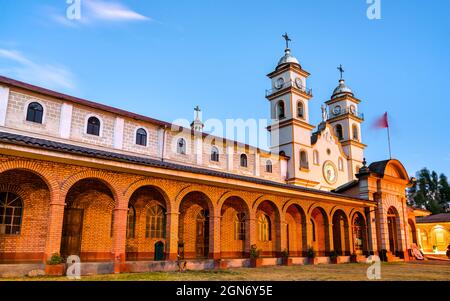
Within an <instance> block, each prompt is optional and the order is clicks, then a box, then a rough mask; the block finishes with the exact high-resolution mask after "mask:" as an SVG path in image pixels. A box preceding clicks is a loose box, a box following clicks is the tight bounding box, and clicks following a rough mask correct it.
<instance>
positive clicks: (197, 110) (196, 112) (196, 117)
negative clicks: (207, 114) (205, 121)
mask: <svg viewBox="0 0 450 301" xmlns="http://www.w3.org/2000/svg"><path fill="white" fill-rule="evenodd" d="M194 111H195V115H196V116H195V119H198V117H199V113H200V112H201V111H202V110H200V107H199V106H196V107H195V108H194Z"/></svg>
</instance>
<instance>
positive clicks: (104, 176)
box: [61, 170, 128, 208]
mask: <svg viewBox="0 0 450 301" xmlns="http://www.w3.org/2000/svg"><path fill="white" fill-rule="evenodd" d="M84 179H96V180H99V181H100V182H102V183H103V184H105V185H106V187H108V189H109V190H110V191H111V193H112V195H113V196H114V200H115V202H116V208H128V204H120V203H119V201H120V198H118V196H119V194H118V193H117V190H116V189H115V188H114V187H117V186H118V185H117V180H116V179H115V178H114V176H113V175H111V174H108V173H106V172H104V171H97V170H87V171H82V172H79V173H76V174H73V175H71V176H70V177H69V178H67V179H66V180H65V181H64V182H62V183H61V196H62V198H65V197H66V196H67V193H68V192H69V190H70V188H71V187H72V186H73V185H75V184H76V183H78V182H79V181H81V180H84Z"/></svg>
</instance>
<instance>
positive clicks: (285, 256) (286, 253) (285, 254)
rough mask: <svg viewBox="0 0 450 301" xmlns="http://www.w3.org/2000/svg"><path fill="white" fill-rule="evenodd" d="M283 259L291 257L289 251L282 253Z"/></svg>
mask: <svg viewBox="0 0 450 301" xmlns="http://www.w3.org/2000/svg"><path fill="white" fill-rule="evenodd" d="M281 257H283V258H288V257H289V252H288V250H287V249H284V250H283V252H281Z"/></svg>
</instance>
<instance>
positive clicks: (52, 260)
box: [48, 253, 64, 265]
mask: <svg viewBox="0 0 450 301" xmlns="http://www.w3.org/2000/svg"><path fill="white" fill-rule="evenodd" d="M63 262H64V258H62V257H61V256H60V255H59V254H58V253H54V254H53V255H52V257H51V258H50V260H49V261H48V264H49V265H57V264H61V263H63Z"/></svg>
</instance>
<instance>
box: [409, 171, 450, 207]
mask: <svg viewBox="0 0 450 301" xmlns="http://www.w3.org/2000/svg"><path fill="white" fill-rule="evenodd" d="M416 177H417V181H416V183H415V184H414V185H413V186H412V187H411V188H410V189H409V190H408V199H409V203H410V205H413V206H415V207H418V208H422V209H427V210H429V211H431V212H432V213H433V214H436V213H442V212H446V210H448V209H449V203H450V185H449V183H448V179H447V177H446V176H445V175H444V174H440V175H438V174H437V173H436V172H435V171H432V172H430V171H429V170H428V169H427V168H423V169H421V170H420V171H419V172H417V173H416Z"/></svg>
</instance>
